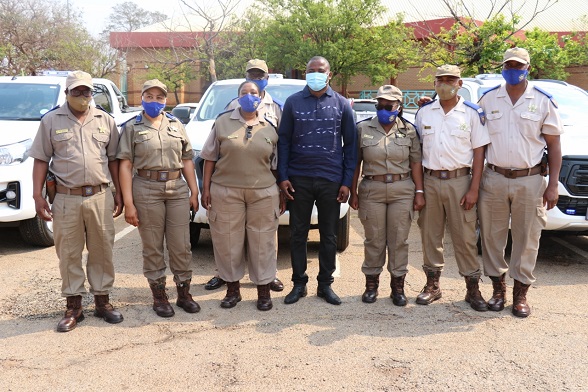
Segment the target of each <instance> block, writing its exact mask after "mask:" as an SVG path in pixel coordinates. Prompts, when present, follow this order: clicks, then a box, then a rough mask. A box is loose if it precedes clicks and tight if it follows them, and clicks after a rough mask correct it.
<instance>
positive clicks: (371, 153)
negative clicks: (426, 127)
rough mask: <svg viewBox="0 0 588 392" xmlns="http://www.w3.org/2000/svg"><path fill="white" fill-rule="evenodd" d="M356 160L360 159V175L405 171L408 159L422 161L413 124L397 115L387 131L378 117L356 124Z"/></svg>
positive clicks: (408, 165) (406, 170)
mask: <svg viewBox="0 0 588 392" xmlns="http://www.w3.org/2000/svg"><path fill="white" fill-rule="evenodd" d="M357 130H358V135H359V136H358V140H359V143H358V150H359V152H358V158H359V160H358V162H361V161H363V175H364V176H375V175H381V174H404V173H408V172H409V171H410V162H420V161H421V143H420V142H419V138H418V137H417V134H416V131H415V129H414V127H413V126H412V125H411V124H410V123H406V125H405V124H403V123H402V121H401V120H400V119H399V118H396V125H394V126H393V127H392V129H390V133H388V134H386V131H385V130H384V128H382V125H380V123H379V121H378V117H373V118H372V119H371V120H365V121H362V122H360V123H358V124H357Z"/></svg>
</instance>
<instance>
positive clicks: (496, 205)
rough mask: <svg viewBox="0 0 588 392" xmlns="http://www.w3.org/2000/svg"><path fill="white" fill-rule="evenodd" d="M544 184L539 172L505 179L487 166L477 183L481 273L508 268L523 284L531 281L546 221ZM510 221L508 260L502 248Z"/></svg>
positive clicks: (514, 277) (513, 276)
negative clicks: (482, 264)
mask: <svg viewBox="0 0 588 392" xmlns="http://www.w3.org/2000/svg"><path fill="white" fill-rule="evenodd" d="M546 187H547V183H546V181H545V178H543V177H542V176H540V175H534V176H527V177H518V178H513V179H509V178H506V177H504V176H503V175H502V174H498V173H496V172H494V171H492V170H490V169H488V168H486V169H485V170H484V174H483V176H482V184H481V186H480V200H479V207H480V228H481V235H482V260H483V262H484V274H485V275H487V276H500V275H502V274H504V273H506V272H507V271H509V264H510V276H511V277H512V278H513V279H516V280H518V281H519V282H521V283H524V284H531V283H533V282H534V281H535V277H534V276H533V270H534V269H535V263H536V262H537V253H538V251H539V239H540V237H541V230H542V229H543V228H544V227H545V224H546V223H547V218H546V215H545V207H544V206H543V193H544V192H545V188H546ZM509 223H510V228H511V234H512V252H511V254H510V263H507V262H506V261H505V259H504V248H505V247H506V241H507V237H508V227H509Z"/></svg>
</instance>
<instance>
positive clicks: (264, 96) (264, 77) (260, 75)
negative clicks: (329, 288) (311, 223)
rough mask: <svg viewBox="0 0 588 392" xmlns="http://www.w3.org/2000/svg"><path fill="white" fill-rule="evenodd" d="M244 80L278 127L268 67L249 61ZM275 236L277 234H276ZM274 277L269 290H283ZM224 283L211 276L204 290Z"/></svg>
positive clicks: (279, 111)
mask: <svg viewBox="0 0 588 392" xmlns="http://www.w3.org/2000/svg"><path fill="white" fill-rule="evenodd" d="M245 79H246V80H248V81H251V82H253V83H255V84H256V85H257V87H259V92H260V96H259V97H260V98H261V102H260V104H259V110H260V111H263V117H265V118H267V119H268V120H269V121H271V122H272V123H273V124H275V125H276V126H280V119H281V118H282V106H281V104H280V103H278V102H277V101H274V99H273V98H272V96H271V95H270V93H269V92H267V91H266V90H265V88H266V87H267V82H268V79H269V74H268V67H267V64H266V62H265V61H263V60H259V59H253V60H249V61H248V62H247V65H246V66H245ZM238 107H239V100H238V98H235V99H233V100H232V101H231V102H230V103H229V104H228V105H227V107H226V110H234V109H236V108H238ZM276 235H278V234H277V232H276ZM277 246H278V241H277V240H276V253H277V252H278V248H277ZM277 272H278V271H276V277H275V278H274V280H273V281H271V282H270V289H271V290H272V291H282V290H284V284H283V283H282V281H281V280H280V279H278V277H277ZM224 284H225V281H224V280H222V279H221V278H220V277H219V276H218V275H215V276H213V277H212V278H211V279H210V280H209V281H208V282H207V283H206V284H205V285H204V288H205V289H206V290H216V289H218V288H219V287H221V286H222V285H224Z"/></svg>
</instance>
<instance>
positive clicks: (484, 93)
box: [478, 85, 500, 102]
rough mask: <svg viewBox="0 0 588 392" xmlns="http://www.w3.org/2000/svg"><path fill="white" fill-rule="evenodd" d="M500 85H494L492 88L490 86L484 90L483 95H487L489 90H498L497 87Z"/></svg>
mask: <svg viewBox="0 0 588 392" xmlns="http://www.w3.org/2000/svg"><path fill="white" fill-rule="evenodd" d="M499 87H500V85H496V86H494V87H492V88H490V89H488V90H486V91H484V92H483V93H482V97H483V96H484V95H486V94H487V93H488V92H490V91H493V90H496V89H497V88H499ZM482 97H480V99H482ZM479 101H480V100H478V102H479Z"/></svg>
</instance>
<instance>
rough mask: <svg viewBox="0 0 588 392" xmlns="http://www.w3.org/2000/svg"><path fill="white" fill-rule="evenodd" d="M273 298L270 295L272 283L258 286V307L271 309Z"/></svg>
mask: <svg viewBox="0 0 588 392" xmlns="http://www.w3.org/2000/svg"><path fill="white" fill-rule="evenodd" d="M272 306H273V305H272V299H271V296H270V284H263V285H258V286H257V309H259V310H270V309H271V308H272Z"/></svg>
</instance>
